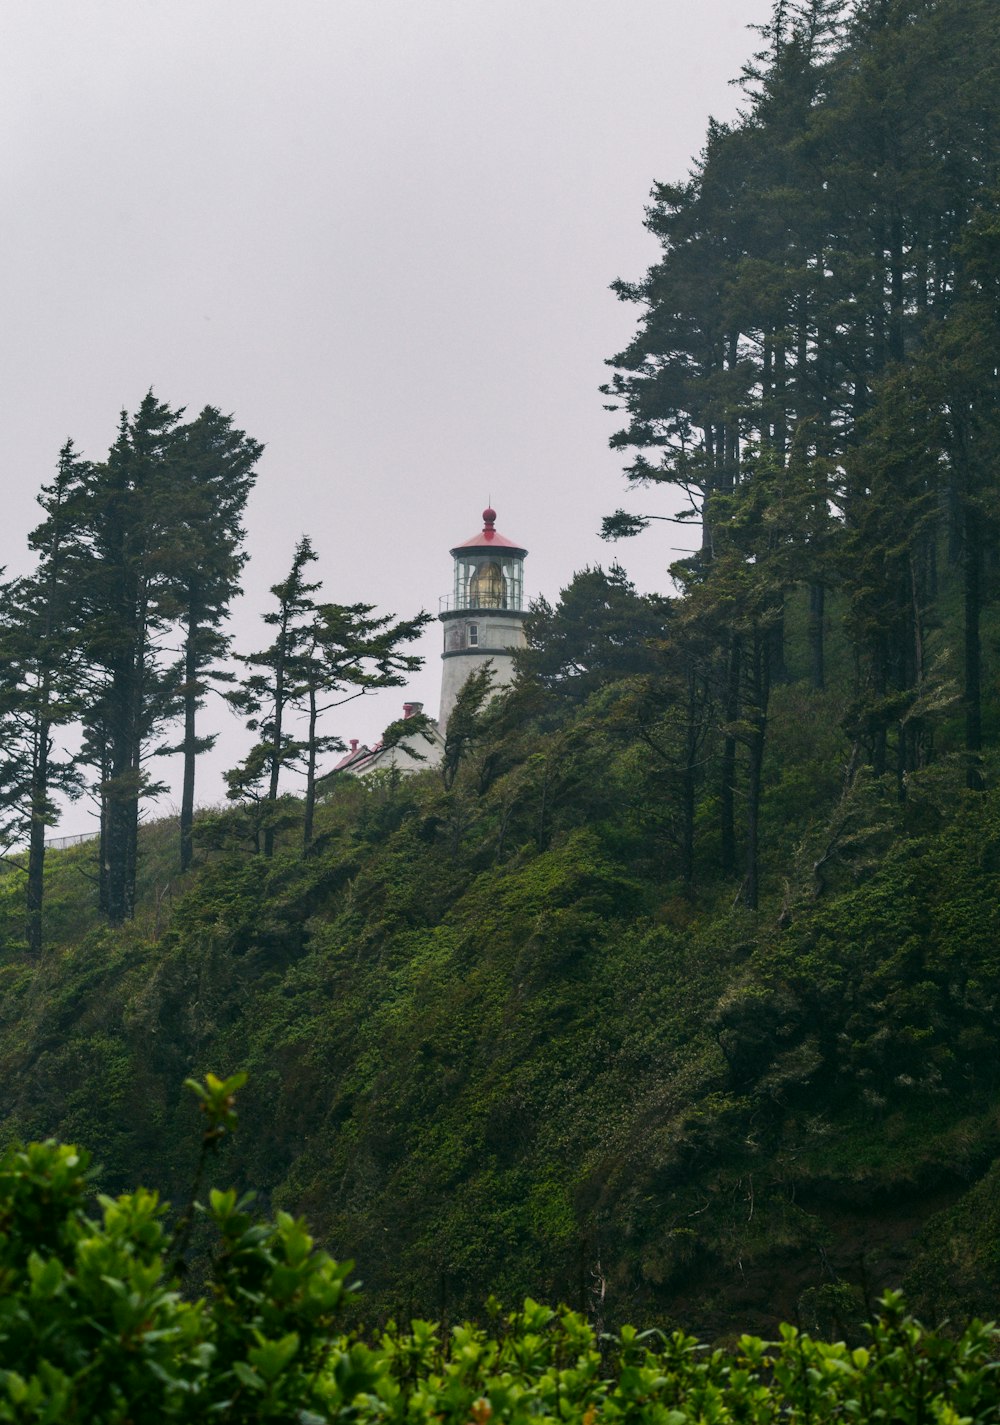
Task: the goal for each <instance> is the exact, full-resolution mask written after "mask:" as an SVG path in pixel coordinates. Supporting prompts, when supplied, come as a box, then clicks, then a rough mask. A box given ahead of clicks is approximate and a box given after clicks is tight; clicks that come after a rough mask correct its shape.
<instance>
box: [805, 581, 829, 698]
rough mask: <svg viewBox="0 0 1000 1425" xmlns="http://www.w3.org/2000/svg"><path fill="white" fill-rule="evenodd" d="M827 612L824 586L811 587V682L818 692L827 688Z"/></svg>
mask: <svg viewBox="0 0 1000 1425" xmlns="http://www.w3.org/2000/svg"><path fill="white" fill-rule="evenodd" d="M825 611H826V589H825V588H824V587H823V585H822V584H810V585H809V682H810V685H811V686H812V688H813V689H814V690H815V691H816V692H818V693H819V692H822V691H823V689H824V688H825V687H826V669H825V667H824V637H823V633H824V631H823V623H824V615H825Z"/></svg>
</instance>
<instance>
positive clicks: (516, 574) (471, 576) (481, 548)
mask: <svg viewBox="0 0 1000 1425" xmlns="http://www.w3.org/2000/svg"><path fill="white" fill-rule="evenodd" d="M496 519H497V514H496V510H494V509H492V508H489V507H487V508H486V509H485V510H483V528H482V532H481V533H480V534H475V535H473V536H472V538H471V539H467V540H466V541H465V542H464V544H458V545H456V546H455V548H454V549H453V550H452V551H451V554H452V558H453V559H454V561H455V586H454V592H453V594H452V596H451V598H450V599H448V600H447V602H446V603H443V608H442V611H444V609H445V608H447V609H448V610H449V611H450V610H454V611H455V612H458V611H460V610H465V609H483V610H491V609H495V610H497V611H501V610H503V611H506V610H510V611H512V612H518V613H519V612H520V611H521V610H522V609H523V608H524V557H525V555H526V554H527V552H528V551H527V550H526V549H522V548H521V546H520V545H517V544H515V543H514V542H513V540H510V539H507V538H505V536H504V535H502V534H501V533H500V532H499V531H498V529H497V528H496Z"/></svg>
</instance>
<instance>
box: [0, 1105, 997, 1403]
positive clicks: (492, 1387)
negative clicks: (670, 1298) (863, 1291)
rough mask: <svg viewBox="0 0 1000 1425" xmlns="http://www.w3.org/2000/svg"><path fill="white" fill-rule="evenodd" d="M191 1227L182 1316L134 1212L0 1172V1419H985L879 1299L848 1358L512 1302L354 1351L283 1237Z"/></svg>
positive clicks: (58, 1158) (217, 1210)
mask: <svg viewBox="0 0 1000 1425" xmlns="http://www.w3.org/2000/svg"><path fill="white" fill-rule="evenodd" d="M237 1086H238V1085H237V1084H236V1082H235V1080H230V1081H228V1082H226V1083H223V1082H222V1081H220V1080H218V1079H215V1078H213V1079H212V1080H210V1081H206V1083H205V1084H204V1085H200V1086H196V1087H197V1088H198V1092H199V1096H200V1097H201V1099H202V1104H203V1106H205V1107H207V1108H208V1109H209V1115H210V1119H212V1120H213V1121H216V1122H221V1121H222V1120H223V1119H227V1118H228V1117H230V1116H231V1112H232V1109H231V1104H230V1102H229V1098H230V1095H228V1094H227V1093H226V1090H227V1089H228V1090H232V1089H234V1088H236V1087H237ZM95 1209H96V1213H95ZM202 1211H203V1213H204V1215H205V1217H206V1219H207V1221H208V1223H209V1224H210V1228H211V1231H212V1233H213V1237H214V1243H215V1246H214V1254H213V1267H212V1275H211V1278H210V1281H209V1283H208V1285H209V1291H208V1292H207V1293H206V1294H205V1295H202V1296H199V1297H197V1298H194V1299H185V1298H184V1297H183V1296H182V1295H181V1294H180V1292H179V1290H178V1283H177V1281H176V1279H175V1278H173V1277H172V1276H171V1275H170V1272H169V1270H168V1269H167V1268H166V1267H165V1259H166V1253H167V1250H168V1248H169V1238H168V1236H167V1233H166V1229H165V1226H164V1215H165V1209H164V1207H163V1205H162V1204H161V1203H160V1201H159V1199H158V1197H157V1194H156V1193H155V1192H151V1191H149V1190H148V1189H145V1188H138V1189H136V1190H135V1191H133V1192H131V1193H127V1194H123V1195H121V1196H119V1197H118V1198H114V1199H113V1198H110V1197H107V1196H101V1197H99V1198H98V1199H97V1200H96V1202H94V1201H93V1199H92V1196H91V1191H90V1162H89V1158H88V1156H87V1154H86V1153H85V1152H83V1151H82V1150H79V1149H76V1148H73V1147H64V1146H62V1145H59V1144H57V1143H54V1142H50V1143H44V1144H42V1143H33V1144H30V1145H28V1146H27V1147H25V1148H18V1147H14V1148H11V1149H9V1150H8V1151H7V1152H6V1154H5V1155H4V1156H3V1158H2V1159H0V1282H2V1286H3V1295H2V1298H0V1420H5V1421H10V1422H18V1425H26V1422H56V1421H58V1422H60V1425H72V1422H75V1421H87V1422H93V1425H126V1422H129V1421H134V1420H148V1421H153V1420H156V1421H169V1420H183V1421H188V1422H195V1421H201V1420H204V1421H208V1420H217V1421H227V1422H240V1421H246V1422H256V1421H260V1420H282V1421H289V1420H297V1421H299V1422H300V1425H323V1422H324V1421H332V1420H343V1419H347V1418H349V1419H351V1420H354V1421H358V1422H361V1423H362V1425H363V1423H364V1422H367V1421H371V1422H383V1425H384V1423H385V1422H390V1425H391V1423H392V1422H398V1425H404V1422H414V1421H427V1422H434V1421H445V1422H454V1425H465V1422H469V1421H472V1422H473V1425H488V1422H489V1421H490V1420H492V1419H494V1418H496V1419H497V1420H503V1421H507V1422H510V1425H519V1423H520V1422H524V1425H527V1422H529V1421H535V1420H538V1419H543V1420H553V1421H554V1420H562V1421H571V1422H575V1421H579V1422H581V1425H594V1422H595V1421H597V1420H598V1419H606V1420H610V1421H621V1422H626V1421H631V1422H645V1425H664V1422H665V1423H666V1425H685V1422H688V1421H690V1422H697V1421H705V1420H713V1421H718V1422H720V1425H722V1422H726V1421H732V1422H736V1421H748V1420H752V1421H755V1422H758V1425H764V1423H765V1422H771V1421H778V1420H793V1421H794V1420H803V1421H805V1420H808V1421H811V1422H816V1425H821V1422H824V1421H831V1422H832V1421H835V1420H843V1419H845V1418H846V1419H852V1418H856V1419H862V1420H873V1419H892V1420H928V1421H937V1422H940V1425H971V1422H978V1421H987V1420H991V1419H994V1418H995V1415H996V1411H997V1409H998V1406H1000V1377H998V1375H997V1371H996V1363H995V1356H996V1347H997V1333H996V1332H995V1331H994V1330H993V1328H992V1327H989V1326H983V1325H982V1324H980V1323H979V1322H974V1323H972V1324H971V1325H970V1326H968V1327H967V1328H966V1329H965V1330H964V1332H962V1334H961V1335H960V1336H957V1337H956V1336H950V1337H946V1336H941V1335H934V1334H932V1333H929V1332H926V1331H925V1330H924V1329H923V1328H922V1327H921V1326H920V1325H919V1323H917V1322H916V1321H915V1320H913V1318H911V1317H910V1316H908V1315H907V1314H906V1310H905V1306H904V1303H903V1301H902V1298H901V1297H899V1296H898V1295H892V1294H890V1295H888V1296H886V1297H885V1298H884V1299H883V1301H882V1302H881V1303H880V1307H881V1315H880V1316H879V1317H878V1318H877V1319H876V1320H875V1322H874V1323H873V1325H872V1326H871V1328H870V1342H869V1344H868V1345H866V1346H860V1345H859V1346H857V1347H855V1348H853V1349H852V1348H850V1347H849V1346H847V1345H845V1344H844V1343H843V1342H837V1343H834V1344H827V1343H826V1342H824V1341H822V1340H817V1339H815V1338H813V1337H811V1336H810V1335H808V1334H805V1333H803V1332H800V1331H799V1330H797V1329H795V1328H794V1327H791V1326H783V1327H782V1328H781V1334H780V1337H779V1339H778V1340H777V1341H775V1342H766V1341H764V1340H761V1339H760V1338H759V1337H754V1336H750V1335H746V1334H744V1335H742V1336H740V1338H739V1340H738V1342H736V1343H735V1344H734V1346H733V1347H732V1348H731V1349H728V1350H723V1349H715V1350H712V1351H708V1350H706V1349H705V1348H704V1347H701V1346H699V1345H698V1343H697V1341H696V1340H695V1339H694V1338H693V1337H691V1336H688V1335H686V1334H685V1333H683V1332H681V1331H675V1332H673V1333H672V1334H670V1335H669V1336H666V1335H664V1334H662V1333H660V1332H655V1331H645V1332H639V1331H637V1330H636V1329H635V1328H634V1327H632V1326H623V1327H622V1328H621V1330H620V1332H619V1333H618V1334H617V1335H614V1336H609V1337H605V1338H604V1339H603V1340H601V1341H598V1338H597V1335H596V1333H595V1330H594V1327H593V1326H592V1324H591V1323H590V1322H588V1321H587V1320H586V1319H585V1318H584V1317H583V1316H581V1315H580V1314H578V1313H575V1312H573V1311H569V1310H567V1309H566V1308H565V1307H563V1308H560V1309H559V1310H553V1309H551V1308H549V1307H547V1306H543V1305H541V1304H539V1303H538V1302H537V1301H534V1300H531V1299H530V1298H529V1299H528V1300H526V1301H525V1303H524V1305H523V1307H522V1308H521V1310H519V1311H515V1312H512V1313H509V1314H507V1315H501V1313H500V1310H499V1307H498V1306H497V1305H496V1303H495V1301H491V1303H490V1314H491V1318H492V1323H491V1329H490V1330H489V1331H487V1330H484V1329H482V1328H481V1327H478V1326H475V1325H472V1324H469V1323H465V1324H462V1325H459V1326H456V1327H454V1328H453V1329H452V1330H451V1331H450V1332H449V1333H445V1332H443V1331H442V1330H441V1329H440V1328H439V1327H438V1326H436V1325H434V1324H432V1323H430V1322H428V1321H423V1320H419V1319H417V1320H413V1321H411V1323H410V1324H409V1326H407V1327H403V1328H400V1327H398V1326H397V1325H396V1324H395V1323H392V1322H390V1323H389V1325H388V1326H387V1327H386V1329H385V1330H384V1331H383V1332H382V1333H381V1334H380V1335H379V1336H378V1337H377V1339H376V1340H375V1341H374V1342H373V1343H372V1344H370V1345H369V1344H366V1343H365V1342H364V1341H362V1340H358V1339H356V1338H354V1337H352V1336H350V1335H347V1334H345V1332H344V1329H343V1328H344V1319H343V1318H344V1314H345V1309H346V1308H348V1307H349V1306H350V1304H351V1302H352V1299H353V1292H352V1289H351V1288H350V1287H349V1286H348V1284H347V1279H348V1276H349V1274H350V1265H349V1264H344V1265H342V1264H338V1263H336V1262H334V1261H333V1260H332V1259H331V1258H330V1257H328V1256H327V1255H326V1254H325V1253H322V1252H318V1251H316V1250H315V1248H314V1245H313V1241H312V1238H311V1237H310V1236H309V1233H308V1232H307V1231H306V1229H305V1227H304V1225H303V1223H302V1222H301V1221H296V1220H294V1219H293V1218H291V1217H289V1216H288V1215H287V1214H284V1213H278V1215H277V1217H276V1218H275V1219H274V1221H272V1222H261V1221H255V1220H254V1219H253V1218H252V1217H251V1215H250V1214H249V1213H248V1212H247V1210H246V1204H245V1202H241V1201H239V1200H238V1197H237V1194H236V1192H234V1191H232V1190H229V1191H222V1190H219V1189H213V1190H212V1191H211V1193H210V1197H209V1202H208V1204H207V1206H205V1207H204V1208H202ZM840 1295H841V1296H843V1293H841V1294H840ZM827 1297H828V1298H829V1302H830V1303H833V1302H834V1301H835V1300H839V1298H837V1297H836V1293H833V1294H831V1293H829V1292H828V1293H827Z"/></svg>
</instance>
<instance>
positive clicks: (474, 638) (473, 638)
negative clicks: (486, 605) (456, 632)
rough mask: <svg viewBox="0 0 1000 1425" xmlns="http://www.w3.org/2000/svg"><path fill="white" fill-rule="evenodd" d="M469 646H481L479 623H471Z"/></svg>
mask: <svg viewBox="0 0 1000 1425" xmlns="http://www.w3.org/2000/svg"><path fill="white" fill-rule="evenodd" d="M469 647H470V648H478V647H479V625H478V623H470V624H469Z"/></svg>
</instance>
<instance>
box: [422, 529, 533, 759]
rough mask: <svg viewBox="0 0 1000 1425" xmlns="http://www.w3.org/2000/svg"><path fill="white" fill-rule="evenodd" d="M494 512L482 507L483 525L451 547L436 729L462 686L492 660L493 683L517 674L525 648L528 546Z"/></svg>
mask: <svg viewBox="0 0 1000 1425" xmlns="http://www.w3.org/2000/svg"><path fill="white" fill-rule="evenodd" d="M496 520H497V513H496V510H494V509H490V508H487V509H485V510H483V528H482V532H481V533H480V534H474V535H473V536H472V538H471V539H467V540H466V541H465V542H464V544H456V546H455V548H454V549H453V550H452V551H451V555H452V558H453V559H454V561H455V583H454V589H453V591H452V593H451V594H449V595H446V596H445V597H444V598H443V599H442V600H441V613H440V618H441V623H442V624H443V626H444V652H443V653H442V655H441V657H442V660H443V662H442V668H441V712H440V714H439V716H438V727H439V729H440V730H441V732H442V733H443V732H444V731H445V729H446V728H447V726H448V719H449V717H450V716H451V710H452V708H453V707H454V706H455V699H456V698H457V697H458V693H459V689H460V688H461V687H462V684H463V683H464V682H465V680H466V679H467V678H468V677H469V675H470V674H471V673H474V672H475V671H476V669H478V668H481V667H482V666H483V664H484V663H488V662H489V663H492V665H493V670H494V675H495V677H494V687H497V688H502V687H505V686H506V685H507V684H508V683H511V682H512V681H513V678H514V660H513V658H512V656H511V655H512V653H513V651H514V649H515V648H523V647H524V612H525V610H524V557H525V555H526V554H527V552H528V551H527V550H526V549H522V547H521V546H520V545H519V544H515V543H514V541H513V540H512V539H506V538H505V537H504V535H502V534H501V533H500V532H499V531H498V530H497V528H496Z"/></svg>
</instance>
